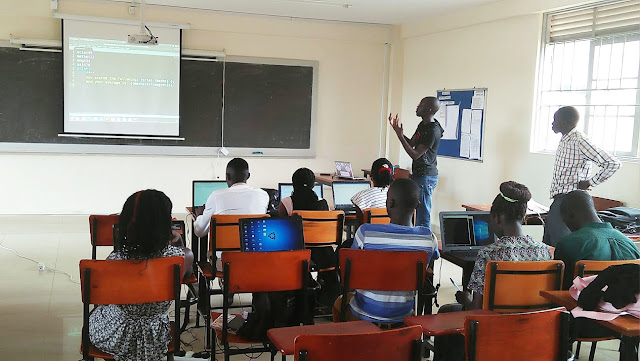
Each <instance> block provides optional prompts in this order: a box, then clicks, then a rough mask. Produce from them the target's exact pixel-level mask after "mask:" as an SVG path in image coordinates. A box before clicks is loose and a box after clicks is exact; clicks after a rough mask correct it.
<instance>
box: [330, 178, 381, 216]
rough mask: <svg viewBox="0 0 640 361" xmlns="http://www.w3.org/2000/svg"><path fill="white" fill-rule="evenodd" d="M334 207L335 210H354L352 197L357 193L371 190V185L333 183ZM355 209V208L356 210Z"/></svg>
mask: <svg viewBox="0 0 640 361" xmlns="http://www.w3.org/2000/svg"><path fill="white" fill-rule="evenodd" d="M332 188H333V206H334V208H335V209H351V208H354V205H353V203H351V197H353V196H354V195H355V194H356V193H358V192H360V191H362V190H365V189H369V188H371V183H370V182H369V181H366V182H333V184H332ZM354 209H355V208H354Z"/></svg>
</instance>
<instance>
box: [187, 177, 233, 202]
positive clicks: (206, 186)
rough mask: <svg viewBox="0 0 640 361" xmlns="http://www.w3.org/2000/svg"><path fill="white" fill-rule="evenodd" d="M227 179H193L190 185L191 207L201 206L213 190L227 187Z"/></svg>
mask: <svg viewBox="0 0 640 361" xmlns="http://www.w3.org/2000/svg"><path fill="white" fill-rule="evenodd" d="M228 187H229V186H228V185H227V181H223V180H194V181H193V187H192V192H191V195H192V198H191V205H193V207H199V206H203V205H204V204H205V203H207V199H209V196H210V195H211V193H213V192H214V191H217V190H220V189H224V188H228Z"/></svg>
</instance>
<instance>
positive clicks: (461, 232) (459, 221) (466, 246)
mask: <svg viewBox="0 0 640 361" xmlns="http://www.w3.org/2000/svg"><path fill="white" fill-rule="evenodd" d="M440 234H441V237H442V252H443V253H449V254H451V255H453V256H455V257H457V258H460V259H462V260H465V261H474V260H475V259H476V257H477V256H478V251H480V250H481V249H482V248H483V247H485V246H487V245H489V244H492V243H493V242H495V241H496V235H495V234H494V233H492V232H491V231H490V230H489V212H468V211H456V212H440Z"/></svg>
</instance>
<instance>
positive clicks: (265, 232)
mask: <svg viewBox="0 0 640 361" xmlns="http://www.w3.org/2000/svg"><path fill="white" fill-rule="evenodd" d="M239 224H240V247H241V250H242V251H243V252H271V251H295V250H300V249H304V234H303V232H302V217H300V216H293V217H286V218H243V219H240V220H239Z"/></svg>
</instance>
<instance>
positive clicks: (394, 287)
mask: <svg viewBox="0 0 640 361" xmlns="http://www.w3.org/2000/svg"><path fill="white" fill-rule="evenodd" d="M428 260H429V254H428V253H427V252H419V251H405V252H395V251H365V250H360V249H349V248H345V249H342V250H340V276H341V277H340V281H341V283H342V300H341V308H340V315H339V320H340V321H341V322H344V321H346V309H347V294H348V293H349V291H351V290H352V289H362V290H376V291H418V292H417V293H418V303H417V305H418V306H419V305H422V304H423V302H424V301H423V297H424V289H425V287H424V286H425V275H426V269H427V265H428ZM420 308H421V307H417V310H416V314H420V313H421V312H422V311H421V310H420Z"/></svg>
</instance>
